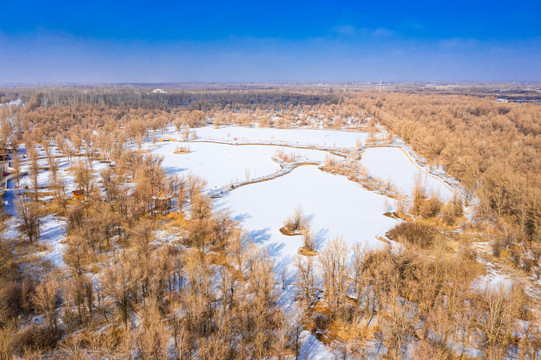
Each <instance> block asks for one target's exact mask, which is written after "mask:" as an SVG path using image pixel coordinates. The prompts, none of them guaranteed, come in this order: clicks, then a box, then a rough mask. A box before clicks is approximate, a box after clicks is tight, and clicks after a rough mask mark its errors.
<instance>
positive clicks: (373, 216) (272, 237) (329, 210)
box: [215, 165, 396, 262]
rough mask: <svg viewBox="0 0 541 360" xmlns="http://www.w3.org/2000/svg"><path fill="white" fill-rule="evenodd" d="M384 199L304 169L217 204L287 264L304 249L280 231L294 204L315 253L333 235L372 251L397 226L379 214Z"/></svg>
mask: <svg viewBox="0 0 541 360" xmlns="http://www.w3.org/2000/svg"><path fill="white" fill-rule="evenodd" d="M386 199H387V198H386V197H385V196H382V195H378V194H376V193H374V192H370V191H368V190H365V189H364V188H361V187H360V186H358V185H356V184H354V183H353V182H351V181H349V180H347V179H346V178H344V177H341V176H336V175H332V174H329V173H326V172H323V171H321V170H319V169H318V168H317V167H316V166H311V165H307V166H301V167H298V168H297V169H295V170H293V171H292V172H291V173H290V174H287V175H285V176H283V177H280V178H277V179H275V180H272V181H267V182H261V183H256V184H251V185H248V186H244V187H241V188H238V189H236V190H234V191H232V192H231V193H229V194H228V195H226V196H224V197H223V198H220V199H218V200H217V201H216V203H215V205H216V208H217V209H218V210H230V211H231V214H232V216H233V217H234V218H235V219H237V220H239V221H240V222H241V224H242V225H243V227H244V228H245V229H246V230H247V231H248V233H249V234H250V235H251V237H252V239H253V241H254V242H255V243H257V244H260V245H263V246H267V247H268V248H269V250H270V254H271V255H273V256H275V257H276V258H278V259H281V260H286V262H291V260H292V259H293V257H294V256H295V255H296V254H297V251H298V249H299V248H300V247H301V246H302V237H301V236H285V235H282V234H281V233H280V231H279V229H280V228H281V227H282V226H283V222H284V220H285V219H286V218H287V217H289V216H290V215H292V214H293V212H294V210H295V208H296V207H297V206H299V205H300V206H301V207H302V209H303V211H304V214H305V215H307V216H308V217H309V218H310V219H311V230H312V232H313V233H314V235H315V236H316V238H317V243H318V244H319V249H322V248H323V247H324V246H325V243H326V241H328V240H332V239H333V238H335V237H337V236H342V237H343V239H344V241H345V242H346V243H347V244H348V246H353V245H354V244H356V243H361V244H363V246H366V247H367V248H374V247H378V246H383V245H384V243H383V242H381V241H379V240H377V239H376V236H378V235H381V236H383V235H385V232H386V231H387V230H389V229H390V228H391V227H393V226H394V225H395V224H396V221H395V220H393V219H390V218H388V217H386V216H384V215H383V213H384V212H385V203H386ZM387 201H388V202H389V203H391V204H392V203H393V200H390V199H387Z"/></svg>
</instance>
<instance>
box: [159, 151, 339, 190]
mask: <svg viewBox="0 0 541 360" xmlns="http://www.w3.org/2000/svg"><path fill="white" fill-rule="evenodd" d="M178 146H189V147H190V152H189V153H187V154H175V153H174V151H175V150H176V148H177V147H178ZM277 151H283V153H284V154H287V155H291V154H298V155H299V156H300V157H301V158H302V159H303V160H306V161H311V162H323V161H324V160H325V157H326V156H331V157H335V156H334V155H330V154H329V153H327V152H325V151H320V150H309V149H293V148H286V147H283V146H269V145H227V144H216V143H198V142H190V143H187V144H186V143H182V144H180V143H178V142H164V143H158V145H156V147H154V148H152V152H153V153H155V154H160V155H163V156H164V161H163V166H164V167H165V169H166V171H168V172H169V173H171V174H178V175H187V174H188V173H193V174H195V175H198V176H199V177H201V178H203V179H205V180H206V181H207V183H208V189H215V188H220V187H222V186H227V185H230V184H231V183H236V182H239V181H246V180H248V179H253V178H256V177H260V176H266V175H270V174H273V173H275V172H277V171H278V170H280V165H278V164H277V163H276V162H274V161H273V160H272V157H273V156H274V155H275V154H276V152H277Z"/></svg>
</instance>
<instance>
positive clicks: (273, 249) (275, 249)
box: [267, 243, 286, 257]
mask: <svg viewBox="0 0 541 360" xmlns="http://www.w3.org/2000/svg"><path fill="white" fill-rule="evenodd" d="M285 246H286V244H284V243H280V244H278V243H273V244H270V245H269V246H267V251H268V253H269V255H270V256H272V257H277V256H278V255H280V251H282V249H283V248H284V247H285Z"/></svg>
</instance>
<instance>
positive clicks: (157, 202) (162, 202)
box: [152, 191, 173, 215]
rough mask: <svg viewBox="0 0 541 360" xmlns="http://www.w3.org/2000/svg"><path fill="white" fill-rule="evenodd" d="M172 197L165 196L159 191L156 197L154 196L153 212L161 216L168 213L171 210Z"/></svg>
mask: <svg viewBox="0 0 541 360" xmlns="http://www.w3.org/2000/svg"><path fill="white" fill-rule="evenodd" d="M172 198H173V196H168V195H166V194H165V193H164V192H163V191H160V192H159V193H158V195H157V196H154V197H153V198H152V200H154V210H155V211H156V212H158V213H161V214H164V215H165V214H167V213H169V210H171V199H172Z"/></svg>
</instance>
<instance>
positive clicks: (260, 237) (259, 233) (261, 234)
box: [248, 228, 270, 244]
mask: <svg viewBox="0 0 541 360" xmlns="http://www.w3.org/2000/svg"><path fill="white" fill-rule="evenodd" d="M269 232H270V228H265V229H262V230H252V231H250V232H249V233H248V236H250V237H251V238H252V241H253V242H254V243H257V244H263V243H264V242H266V241H268V240H269V239H270V234H269Z"/></svg>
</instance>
